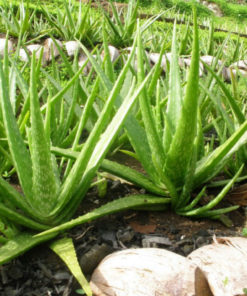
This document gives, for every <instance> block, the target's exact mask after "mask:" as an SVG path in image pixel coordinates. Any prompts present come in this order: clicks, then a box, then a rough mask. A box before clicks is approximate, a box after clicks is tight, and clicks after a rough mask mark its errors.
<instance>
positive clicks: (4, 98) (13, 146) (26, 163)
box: [0, 60, 33, 200]
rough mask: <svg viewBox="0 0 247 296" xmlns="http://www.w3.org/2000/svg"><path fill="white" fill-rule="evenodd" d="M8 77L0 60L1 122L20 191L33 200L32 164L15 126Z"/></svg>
mask: <svg viewBox="0 0 247 296" xmlns="http://www.w3.org/2000/svg"><path fill="white" fill-rule="evenodd" d="M7 80H8V77H6V76H5V74H4V72H3V66H2V62H1V60H0V101H1V107H2V114H3V121H4V126H5V129H6V135H7V138H8V144H9V149H10V152H11V156H12V159H13V164H14V167H15V169H16V171H17V174H18V177H19V181H20V184H21V187H22V190H23V192H24V194H25V196H26V197H27V198H29V199H30V200H32V199H33V194H32V163H31V158H30V155H29V153H28V150H27V148H26V145H25V143H24V141H23V139H22V136H21V134H20V131H19V128H18V126H17V123H16V120H15V116H14V113H13V109H12V106H11V102H10V98H9V92H8V88H7V85H8V83H7Z"/></svg>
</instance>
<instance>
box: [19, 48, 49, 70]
mask: <svg viewBox="0 0 247 296" xmlns="http://www.w3.org/2000/svg"><path fill="white" fill-rule="evenodd" d="M26 48H27V51H28V52H29V53H30V55H32V54H33V53H34V52H35V55H36V58H37V59H39V57H40V55H41V52H42V49H43V46H42V45H41V44H30V45H28V46H27V47H26ZM20 51H21V50H20ZM22 53H23V52H22ZM19 56H20V55H19ZM26 58H27V56H26ZM23 61H24V62H25V61H26V60H23ZM45 63H46V60H45V57H44V53H43V57H42V65H45Z"/></svg>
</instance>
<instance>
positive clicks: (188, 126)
mask: <svg viewBox="0 0 247 296" xmlns="http://www.w3.org/2000/svg"><path fill="white" fill-rule="evenodd" d="M193 36H194V40H193V48H192V60H191V67H190V71H189V77H188V82H187V87H186V92H185V97H184V100H183V107H182V109H181V116H180V118H179V122H178V124H177V128H176V132H175V134H174V137H173V140H172V143H171V144H170V149H169V152H168V153H167V160H166V164H165V167H164V171H165V172H166V174H167V175H168V177H169V178H170V179H171V181H172V182H173V183H174V184H175V186H182V185H183V184H184V181H185V177H186V176H185V174H186V172H187V168H188V166H189V164H190V161H191V157H192V154H193V145H194V139H195V136H196V125H197V112H198V110H197V109H198V84H199V39H198V27H197V23H196V13H195V11H194V35H193ZM176 202H177V200H176V199H174V200H173V206H175V205H176Z"/></svg>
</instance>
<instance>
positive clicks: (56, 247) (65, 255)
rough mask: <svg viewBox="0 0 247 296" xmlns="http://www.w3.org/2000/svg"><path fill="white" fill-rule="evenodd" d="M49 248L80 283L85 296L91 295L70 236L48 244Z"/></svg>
mask: <svg viewBox="0 0 247 296" xmlns="http://www.w3.org/2000/svg"><path fill="white" fill-rule="evenodd" d="M50 248H51V249H52V250H53V251H54V252H55V253H56V254H57V255H58V256H59V257H60V258H61V259H62V260H63V261H64V263H65V264H66V265H67V267H68V268H69V270H70V271H71V273H72V274H73V276H74V277H75V278H76V279H77V281H78V282H79V284H80V285H81V287H82V289H83V291H84V292H85V294H86V295H87V296H92V295H93V294H92V291H91V288H90V285H89V283H88V281H87V279H86V278H85V276H84V275H83V273H82V270H81V267H80V265H79V262H78V259H77V256H76V252H75V247H74V244H73V241H72V239H71V238H67V237H66V238H62V239H59V240H56V241H54V242H52V243H51V244H50Z"/></svg>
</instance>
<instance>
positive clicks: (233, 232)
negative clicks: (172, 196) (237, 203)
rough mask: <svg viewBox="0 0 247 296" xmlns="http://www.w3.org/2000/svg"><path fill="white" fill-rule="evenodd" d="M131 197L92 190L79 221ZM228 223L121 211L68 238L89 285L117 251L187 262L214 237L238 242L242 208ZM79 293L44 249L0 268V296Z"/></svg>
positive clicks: (124, 188) (113, 185)
mask: <svg viewBox="0 0 247 296" xmlns="http://www.w3.org/2000/svg"><path fill="white" fill-rule="evenodd" d="M134 193H140V192H139V190H138V189H137V188H135V187H134V186H130V185H129V184H122V183H120V181H109V182H108V191H107V194H106V196H105V197H104V198H100V197H99V196H98V194H97V189H96V188H93V189H91V190H90V191H89V193H88V194H87V197H86V199H85V201H84V202H83V203H82V206H81V208H80V209H79V210H78V213H77V215H81V214H83V213H86V212H88V211H89V210H92V209H93V208H95V207H98V206H99V205H101V204H103V203H105V202H107V201H109V200H112V199H115V198H119V197H121V196H126V195H128V194H134ZM141 193H143V192H142V191H141ZM229 218H230V219H231V220H232V222H233V225H232V226H231V227H226V226H224V225H223V224H222V223H221V222H219V221H212V220H207V219H201V220H198V219H197V220H191V219H188V218H185V217H181V216H177V215H176V214H174V213H173V212H171V211H165V212H164V211H162V212H146V211H125V212H123V213H119V214H116V215H109V216H107V217H104V218H101V219H99V220H97V221H95V222H92V223H89V224H85V225H81V226H79V227H76V228H74V229H72V230H71V231H70V232H69V233H67V235H68V236H70V237H72V238H73V241H74V244H75V248H76V251H77V255H78V259H79V261H80V264H81V266H82V269H83V271H84V273H85V274H86V276H87V278H88V279H90V275H91V273H92V271H93V270H94V268H95V267H96V266H97V264H98V263H99V262H100V261H101V259H102V258H103V257H105V256H106V255H107V254H109V253H112V252H114V251H116V250H121V249H125V248H136V247H158V248H164V249H167V250H170V251H173V252H176V253H178V254H181V255H185V256H186V255H188V254H189V253H190V252H192V251H193V250H195V249H196V248H199V247H201V246H203V245H205V244H209V243H210V242H211V241H212V237H213V236H214V235H216V236H240V235H241V232H242V229H243V227H244V226H245V223H246V222H245V211H244V208H240V209H239V210H237V211H234V212H232V213H231V214H230V216H229ZM78 289H79V287H78V285H77V283H76V281H75V280H74V279H73V277H72V276H71V274H70V272H69V271H68V269H67V268H66V266H65V265H64V264H63V262H62V261H61V260H60V259H59V258H58V257H57V256H56V255H55V254H54V253H53V252H52V251H51V250H50V249H49V248H48V246H47V245H46V244H44V245H40V246H38V247H36V248H34V249H32V250H31V251H29V252H27V253H25V254H24V255H22V256H20V257H19V258H17V259H15V260H13V261H12V262H10V263H9V264H5V265H4V266H2V267H0V296H20V295H21V296H53V295H61V296H76V295H79V294H78V293H79V291H78Z"/></svg>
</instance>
